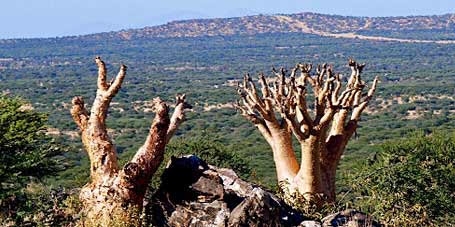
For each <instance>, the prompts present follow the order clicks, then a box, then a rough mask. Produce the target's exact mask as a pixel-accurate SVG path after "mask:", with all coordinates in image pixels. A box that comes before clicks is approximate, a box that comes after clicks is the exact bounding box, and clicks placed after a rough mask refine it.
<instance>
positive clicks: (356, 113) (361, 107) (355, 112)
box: [351, 77, 379, 121]
mask: <svg viewBox="0 0 455 227" xmlns="http://www.w3.org/2000/svg"><path fill="white" fill-rule="evenodd" d="M378 82H379V77H376V78H375V79H374V81H373V84H372V85H371V88H370V90H368V94H367V96H366V97H365V98H364V100H363V101H362V102H361V103H360V104H359V105H358V106H357V107H355V108H354V110H353V111H352V115H351V120H356V121H358V120H359V119H360V114H362V112H363V110H364V109H365V108H366V107H367V105H368V103H369V102H370V100H371V98H373V95H374V92H375V91H376V87H377V84H378Z"/></svg>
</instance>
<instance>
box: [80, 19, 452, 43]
mask: <svg viewBox="0 0 455 227" xmlns="http://www.w3.org/2000/svg"><path fill="white" fill-rule="evenodd" d="M423 30H437V31H441V32H448V33H454V31H455V14H445V15H435V16H406V17H352V16H338V15H326V14H318V13H298V14H277V15H256V16H244V17H234V18H217V19H192V20H181V21H173V22H169V23H167V24H163V25H158V26H153V27H145V28H141V29H129V30H123V31H118V32H107V33H98V34H93V35H89V37H93V38H119V39H126V40H128V39H136V38H153V37H160V38H170V37H200V36H228V35H255V34H262V33H288V32H302V33H310V34H317V35H322V36H335V37H338V36H339V35H338V36H337V35H336V34H350V35H356V34H357V33H358V32H371V31H373V32H374V31H389V32H394V31H398V32H403V31H423ZM344 38H349V37H344ZM391 41H394V40H391Z"/></svg>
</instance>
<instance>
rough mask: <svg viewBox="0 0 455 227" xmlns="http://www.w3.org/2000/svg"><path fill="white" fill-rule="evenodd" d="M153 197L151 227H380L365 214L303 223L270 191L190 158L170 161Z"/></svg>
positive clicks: (348, 212) (349, 212) (344, 214)
mask: <svg viewBox="0 0 455 227" xmlns="http://www.w3.org/2000/svg"><path fill="white" fill-rule="evenodd" d="M161 178H162V179H161V180H162V182H161V185H160V188H159V189H158V190H157V192H156V193H155V194H154V195H153V197H152V200H151V203H150V204H151V208H149V209H148V210H150V212H151V213H152V215H151V216H152V220H151V222H152V225H153V226H170V227H199V226H201V227H202V226H203V227H234V226H242V227H243V226H253V227H254V226H258V227H259V226H261V227H268V226H270V227H272V226H273V227H275V226H299V227H329V226H345V227H356V226H374V227H376V226H380V225H379V224H378V223H377V222H375V221H374V220H372V219H371V218H370V217H369V216H367V215H365V214H364V213H361V212H359V211H355V210H346V211H342V212H339V213H336V214H332V215H330V216H327V217H326V218H324V219H323V223H321V222H319V221H314V220H304V217H303V215H301V214H299V213H298V212H296V211H295V210H293V209H292V208H291V207H289V206H288V205H286V204H285V203H284V202H283V201H282V200H281V199H280V198H278V197H276V196H275V195H274V194H272V193H271V192H268V191H267V190H264V189H262V188H260V187H259V186H256V185H253V184H251V183H248V182H246V181H243V180H242V179H240V178H239V177H238V176H237V174H236V173H235V172H234V171H233V170H230V169H225V168H217V167H214V166H211V165H208V164H207V163H205V162H204V161H203V160H201V159H199V158H198V157H196V156H192V155H191V156H185V157H181V158H175V157H172V158H171V161H170V162H169V163H168V165H167V167H166V170H165V171H164V173H163V175H162V177H161Z"/></svg>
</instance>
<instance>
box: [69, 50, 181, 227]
mask: <svg viewBox="0 0 455 227" xmlns="http://www.w3.org/2000/svg"><path fill="white" fill-rule="evenodd" d="M95 61H96V64H97V65H98V89H97V92H96V98H95V100H94V102H93V105H92V107H91V111H90V112H88V111H87V109H86V108H85V105H84V101H83V99H82V97H75V98H73V100H72V104H73V107H72V109H71V115H72V117H73V119H74V121H75V122H76V124H77V125H78V126H79V129H80V131H81V134H82V136H81V137H82V142H83V145H84V148H85V150H86V151H87V153H88V156H89V158H90V182H89V183H88V184H87V185H85V186H84V187H83V188H82V190H81V193H80V199H81V201H82V203H83V207H84V208H83V214H84V217H85V218H83V224H84V225H85V226H97V225H100V226H112V225H114V224H115V223H117V224H118V225H120V226H125V225H126V226H129V225H135V224H137V222H138V214H139V212H140V211H141V210H142V204H143V199H144V195H145V192H146V190H147V185H148V183H149V181H150V180H151V178H152V176H153V174H154V173H155V171H156V170H157V168H158V166H159V165H160V164H161V162H162V160H163V154H164V149H165V146H166V144H167V143H168V141H169V140H170V138H171V137H172V135H173V134H174V133H175V131H176V129H177V127H178V126H179V125H180V123H181V122H182V121H183V120H184V109H185V108H188V107H189V105H188V104H187V103H186V102H185V95H178V96H177V102H176V106H175V110H174V112H173V115H172V117H169V107H168V105H167V104H166V103H165V102H164V101H162V100H161V99H160V98H155V99H154V100H153V103H154V112H155V113H156V115H155V118H154V120H153V122H152V125H151V127H150V131H149V134H148V136H147V139H146V141H145V143H144V145H143V146H142V147H140V148H139V150H138V151H137V153H136V154H135V155H134V157H133V158H132V159H131V160H130V161H129V162H127V164H126V165H125V166H123V168H120V167H119V164H118V158H117V153H116V150H115V145H114V143H113V142H112V140H111V138H110V136H109V135H108V132H107V128H106V117H107V115H108V108H109V105H110V102H111V100H112V99H113V98H114V96H115V95H116V94H117V93H118V92H119V90H120V87H121V85H122V82H123V80H124V78H125V75H126V69H127V68H126V66H124V65H122V66H121V68H120V71H119V73H118V75H117V76H116V77H115V78H114V79H112V81H111V82H110V83H108V82H107V79H106V66H105V64H104V62H103V61H102V60H101V59H100V58H99V57H97V58H96V60H95Z"/></svg>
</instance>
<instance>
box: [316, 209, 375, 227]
mask: <svg viewBox="0 0 455 227" xmlns="http://www.w3.org/2000/svg"><path fill="white" fill-rule="evenodd" d="M322 226H323V227H363V226H371V227H380V226H381V224H379V223H378V222H377V221H375V220H374V219H373V218H372V217H370V216H368V215H366V214H365V213H362V212H360V211H357V210H353V209H349V210H345V211H341V212H338V213H335V214H331V215H329V216H327V217H325V218H323V219H322Z"/></svg>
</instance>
